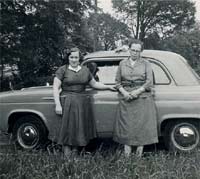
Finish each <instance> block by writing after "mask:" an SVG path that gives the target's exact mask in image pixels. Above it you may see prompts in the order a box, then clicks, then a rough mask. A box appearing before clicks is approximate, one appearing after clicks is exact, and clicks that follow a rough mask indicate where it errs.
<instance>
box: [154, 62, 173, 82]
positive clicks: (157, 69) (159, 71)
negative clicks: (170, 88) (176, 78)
mask: <svg viewBox="0 0 200 179" xmlns="http://www.w3.org/2000/svg"><path fill="white" fill-rule="evenodd" d="M151 67H152V69H153V73H154V83H155V84H157V85H167V84H169V83H170V78H169V77H168V75H167V73H166V72H165V71H164V69H163V68H162V67H161V66H160V65H158V64H157V63H155V62H151Z"/></svg>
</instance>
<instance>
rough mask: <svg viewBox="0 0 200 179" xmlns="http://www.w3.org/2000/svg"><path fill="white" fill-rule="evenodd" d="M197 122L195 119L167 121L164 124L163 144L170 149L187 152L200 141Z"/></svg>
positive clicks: (194, 147)
mask: <svg viewBox="0 0 200 179" xmlns="http://www.w3.org/2000/svg"><path fill="white" fill-rule="evenodd" d="M199 129H200V128H199V123H198V122H195V121H187V120H183V121H175V122H169V123H168V124H167V125H166V126H165V133H164V138H165V145H166V147H167V149H168V150H170V151H183V152H189V151H193V150H195V149H196V148H197V147H198V145H199V143H200V131H199Z"/></svg>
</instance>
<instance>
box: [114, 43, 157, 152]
mask: <svg viewBox="0 0 200 179" xmlns="http://www.w3.org/2000/svg"><path fill="white" fill-rule="evenodd" d="M142 46H143V44H142V42H141V41H139V40H132V41H131V42H130V44H129V53H130V57H129V58H128V59H125V60H123V61H121V62H120V64H119V67H118V71H117V74H116V83H117V85H116V88H117V89H118V91H119V106H118V111H117V117H116V122H115V126H114V136H113V139H114V140H115V141H117V142H119V143H121V144H124V151H125V155H127V156H129V155H130V153H131V149H132V148H131V146H137V151H136V153H137V155H138V156H141V155H142V152H143V146H144V145H147V144H152V143H156V142H158V135H157V119H156V108H155V104H154V100H153V98H152V90H151V89H152V87H153V74H152V68H151V65H150V62H149V61H148V60H146V59H143V58H142V57H141V56H140V54H141V51H142Z"/></svg>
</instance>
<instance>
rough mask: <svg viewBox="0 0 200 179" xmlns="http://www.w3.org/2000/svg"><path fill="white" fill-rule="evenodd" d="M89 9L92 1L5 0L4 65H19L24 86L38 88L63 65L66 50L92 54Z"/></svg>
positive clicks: (2, 54) (3, 13) (3, 8)
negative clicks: (87, 18)
mask: <svg viewBox="0 0 200 179" xmlns="http://www.w3.org/2000/svg"><path fill="white" fill-rule="evenodd" d="M89 9H92V6H91V0H75V1H68V0H62V1H55V0H40V1H36V0H32V1H25V0H2V1H1V20H2V21H1V24H0V25H1V34H0V36H1V51H2V53H1V63H2V64H6V63H11V61H12V62H13V63H17V65H18V67H19V70H20V74H21V78H22V80H23V82H24V85H25V86H33V85H37V84H38V81H37V80H38V79H39V78H44V77H47V76H51V75H52V73H53V71H54V69H55V66H59V65H61V64H62V63H63V51H64V49H66V48H70V47H72V46H79V48H80V49H81V50H83V51H91V49H92V46H91V44H90V43H86V39H87V36H88V33H87V30H86V28H85V22H84V18H85V16H86V13H87V11H88V10H89ZM88 38H89V37H88ZM13 60H14V61H13Z"/></svg>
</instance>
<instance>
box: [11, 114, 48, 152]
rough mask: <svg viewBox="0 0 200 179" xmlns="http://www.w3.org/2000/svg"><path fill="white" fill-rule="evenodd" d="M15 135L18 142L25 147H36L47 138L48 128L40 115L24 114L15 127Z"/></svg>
mask: <svg viewBox="0 0 200 179" xmlns="http://www.w3.org/2000/svg"><path fill="white" fill-rule="evenodd" d="M13 136H14V139H15V141H16V143H17V144H18V145H19V146H20V147H21V148H23V149H35V148H38V147H40V146H42V144H44V142H45V141H46V139H47V130H46V127H45V126H44V124H43V123H42V122H41V121H40V119H39V118H38V117H35V116H32V115H28V116H23V117H21V118H20V119H19V120H17V122H16V123H15V125H14V127H13Z"/></svg>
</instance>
